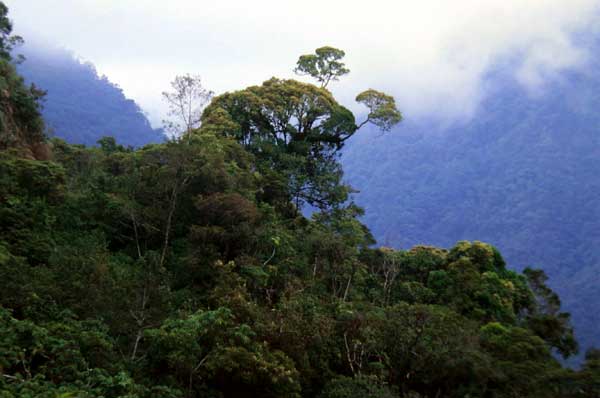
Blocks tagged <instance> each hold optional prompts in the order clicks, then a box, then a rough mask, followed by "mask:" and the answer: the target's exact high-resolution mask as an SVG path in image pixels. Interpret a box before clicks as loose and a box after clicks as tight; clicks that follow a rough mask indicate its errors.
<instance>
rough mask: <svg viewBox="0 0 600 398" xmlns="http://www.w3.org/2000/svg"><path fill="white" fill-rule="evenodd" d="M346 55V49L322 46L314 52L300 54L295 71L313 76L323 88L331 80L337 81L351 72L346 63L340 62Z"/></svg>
mask: <svg viewBox="0 0 600 398" xmlns="http://www.w3.org/2000/svg"><path fill="white" fill-rule="evenodd" d="M345 55H346V53H345V52H344V51H342V50H338V49H337V48H333V47H329V46H325V47H320V48H317V49H316V50H315V53H314V54H306V55H302V56H300V58H298V62H297V64H296V68H295V69H294V72H296V74H298V75H308V76H311V77H313V78H315V79H316V80H317V81H318V82H319V83H320V84H321V88H326V87H327V85H328V84H329V83H330V82H331V81H337V80H339V77H340V76H343V75H345V74H348V73H349V72H350V70H349V69H347V68H346V67H345V65H344V63H343V62H340V60H341V59H342V58H344V56H345Z"/></svg>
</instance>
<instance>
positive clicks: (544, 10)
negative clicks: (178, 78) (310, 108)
mask: <svg viewBox="0 0 600 398" xmlns="http://www.w3.org/2000/svg"><path fill="white" fill-rule="evenodd" d="M6 3H7V5H8V6H9V8H10V9H11V16H12V18H13V19H14V21H15V29H16V31H17V32H18V33H21V34H22V35H23V36H25V38H26V39H27V37H28V36H43V37H45V38H46V39H47V40H49V41H51V42H55V43H58V44H60V45H63V46H65V47H67V48H69V49H71V50H72V51H74V52H75V53H76V54H78V55H80V56H81V57H83V58H84V59H86V60H89V61H91V62H93V63H94V64H95V65H96V66H97V68H98V70H99V71H100V73H104V74H106V75H107V76H108V77H109V78H110V79H111V80H112V81H115V82H116V83H118V84H119V85H120V86H121V87H123V89H124V91H125V93H126V94H127V95H129V96H131V97H133V98H134V99H136V100H137V101H138V102H139V103H140V104H141V105H142V107H143V108H144V109H146V110H147V111H149V112H150V113H151V115H152V120H153V121H154V122H155V123H157V122H159V121H160V120H161V118H162V114H163V112H164V104H162V102H161V99H160V92H161V91H163V90H165V89H167V88H168V86H169V81H170V80H172V78H173V77H174V76H175V75H176V74H181V73H186V72H189V73H194V74H200V75H202V76H203V81H204V82H206V84H207V86H208V87H209V88H210V89H212V90H214V91H216V92H223V91H227V90H234V89H238V88H243V87H245V86H248V85H251V84H258V83H260V82H262V81H263V80H266V79H267V78H269V77H271V76H280V77H292V76H293V74H292V72H291V70H292V68H293V66H294V64H295V61H296V59H297V57H298V56H299V55H300V54H303V53H307V52H310V51H312V50H313V49H314V48H316V47H318V46H321V45H332V46H336V47H339V48H342V49H344V50H345V51H346V53H347V65H348V66H349V67H350V69H351V70H352V73H351V74H350V75H349V76H348V77H347V78H345V79H344V80H343V81H342V82H339V83H336V85H335V86H333V90H334V92H335V93H336V94H337V95H338V96H340V98H341V99H342V101H343V102H344V103H345V104H347V105H348V106H351V107H352V108H353V109H354V110H357V109H358V108H356V107H355V105H354V104H353V98H354V96H355V95H356V93H357V92H358V91H361V90H363V89H366V88H369V87H372V88H376V89H381V90H384V91H388V92H390V93H392V94H394V95H395V96H396V97H397V99H398V102H399V103H400V105H401V107H402V109H403V111H404V113H405V114H406V115H408V116H410V115H414V116H430V115H438V116H440V115H442V116H444V117H457V116H458V117H468V116H469V115H471V114H472V113H473V112H474V110H475V109H476V107H477V104H478V103H479V101H480V100H481V97H482V96H483V95H484V94H485V93H484V92H483V91H482V81H483V79H484V77H485V75H486V72H487V71H489V69H490V68H491V67H493V66H494V65H495V64H496V63H497V62H500V61H502V60H503V59H508V58H510V59H514V60H515V62H514V63H513V65H515V70H514V74H515V77H516V78H517V79H518V80H519V81H520V82H522V83H523V84H525V85H526V86H528V87H536V86H540V85H543V84H544V81H545V80H546V79H547V78H548V77H549V76H552V75H554V74H556V73H560V71H562V70H565V69H570V68H575V67H579V66H581V65H583V63H584V61H585V59H586V52H585V49H584V48H581V47H579V46H578V45H577V44H576V43H575V42H574V39H573V37H574V36H573V35H574V34H576V33H577V32H581V31H588V30H590V29H593V27H594V26H596V25H597V22H598V19H599V14H598V6H599V4H598V1H597V0H568V1H566V0H419V1H414V0H369V1H353V0H343V1H342V0H326V1H324V0H303V1H297V0H290V1H281V0H254V1H242V0H238V1H234V0H220V1H218V2H217V1H211V2H208V1H195V0H194V1H193V0H170V1H169V2H164V1H160V2H159V1H155V0H128V1H122V0H56V1H54V2H53V3H52V7H48V3H47V1H45V0H28V1H23V0H8V1H6Z"/></svg>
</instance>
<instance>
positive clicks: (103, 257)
mask: <svg viewBox="0 0 600 398" xmlns="http://www.w3.org/2000/svg"><path fill="white" fill-rule="evenodd" d="M317 54H319V53H318V51H317ZM340 54H341V55H342V56H343V52H341V51H335V52H334V55H335V58H334V59H335V62H341V57H339V55H340ZM301 59H302V58H301ZM327 59H329V58H327ZM6 62H8V63H10V61H9V60H7V61H6ZM310 62H312V61H310ZM344 68H345V67H344ZM319 70H321V69H319ZM336 70H337V71H338V72H337V73H338V75H340V74H341V73H339V71H344V72H345V71H346V69H343V68H342V67H340V66H339V65H338V67H337V69H336ZM12 71H14V69H13V70H12ZM319 73H321V72H319ZM335 76H337V75H335ZM331 80H335V79H333V78H330V79H329V80H326V81H327V82H329V81H331ZM19 82H20V83H22V80H20V81H19ZM321 85H322V87H319V86H315V85H312V84H308V83H301V82H298V81H294V80H281V79H277V78H273V79H271V80H268V81H267V82H265V83H264V84H263V85H261V86H253V87H249V88H246V89H243V90H240V91H236V92H232V93H226V94H223V95H220V96H217V97H215V98H214V99H213V100H212V102H211V103H210V105H209V106H208V107H207V108H206V110H205V111H204V113H203V116H202V124H201V126H200V128H198V129H189V130H188V131H186V134H185V135H183V136H182V137H180V138H179V139H174V140H169V141H167V142H163V143H157V144H150V145H146V146H144V147H142V148H138V149H134V148H131V147H125V146H123V145H121V144H120V143H119V142H117V141H116V140H115V139H114V138H113V137H105V138H102V139H101V140H100V141H99V142H98V145H96V146H84V145H74V144H69V143H66V142H64V141H62V140H59V139H52V140H50V141H46V140H45V139H40V138H39V137H37V136H35V137H32V139H33V138H35V139H36V140H41V141H43V142H44V144H45V145H47V146H48V147H49V148H50V149H51V152H50V153H49V157H48V158H47V159H35V158H32V157H30V156H24V155H23V153H22V152H19V151H18V149H19V148H18V145H20V144H19V143H11V145H12V146H11V147H8V146H7V147H6V148H3V150H2V152H0V225H2V226H3V228H2V229H0V281H1V287H2V288H1V289H0V396H1V397H2V398H4V397H6V398H9V397H10V398H12V397H53V398H54V397H122V398H126V397H127V398H134V397H139V398H142V397H143V398H146V397H147V398H159V397H160V398H172V397H190V398H191V397H319V398H337V397H349V396H350V397H379V398H383V397H411V398H417V397H428V398H429V397H431V398H439V397H457V398H458V397H466V396H469V397H482V398H483V397H507V398H508V397H522V396H527V397H540V398H541V397H595V396H598V392H599V387H598V379H599V377H600V367H599V366H598V358H599V355H598V352H597V351H596V350H591V351H590V352H588V354H587V359H586V362H585V364H584V365H583V367H582V368H581V370H579V371H574V370H571V369H568V368H564V367H562V366H561V364H560V362H559V361H558V360H557V355H561V356H562V357H565V358H566V357H569V356H570V355H572V354H574V353H575V352H577V343H576V341H575V340H574V338H573V330H572V327H571V326H570V322H569V315H568V314H567V313H564V312H562V310H561V308H560V300H559V298H558V296H557V295H556V294H555V293H554V292H553V291H552V290H551V289H550V288H548V286H547V285H546V278H545V275H544V273H543V272H542V271H539V270H527V271H526V272H524V273H517V272H515V271H512V270H510V269H508V268H507V267H506V264H505V262H504V260H503V258H502V256H501V254H500V253H499V252H498V250H496V249H495V248H494V247H493V246H491V245H489V244H486V243H482V242H477V241H474V242H468V241H462V242H459V243H457V244H456V245H455V246H454V247H452V248H451V249H441V248H436V247H430V246H417V247H414V248H412V249H410V250H393V249H390V248H385V247H376V246H375V245H374V243H375V242H374V240H373V238H372V236H371V233H370V232H369V230H368V228H366V227H365V226H364V225H363V224H362V223H361V222H360V220H359V218H358V217H359V216H360V215H362V214H363V213H362V209H360V208H359V207H358V206H356V205H355V204H353V203H352V202H349V201H348V192H349V191H350V189H351V188H350V187H348V186H346V185H344V184H343V183H342V180H341V177H342V169H341V167H340V165H339V163H338V156H337V154H338V151H339V149H340V148H341V147H342V146H343V145H344V141H345V140H346V139H347V137H350V136H352V135H353V134H355V133H357V131H358V128H359V127H360V123H359V124H357V123H356V122H355V118H354V116H353V115H352V113H351V112H350V111H349V110H348V109H346V108H344V107H343V106H342V105H340V104H339V103H338V102H337V101H336V100H335V98H334V97H333V95H332V94H331V92H330V91H328V90H327V88H326V86H327V84H325V85H323V84H321ZM21 89H23V87H22V86H20V85H17V87H16V88H15V90H17V91H18V90H21ZM11 93H12V91H11ZM359 101H364V102H365V103H366V104H367V106H368V107H369V109H370V116H368V117H367V120H368V119H371V120H370V121H369V122H371V121H372V122H373V123H374V124H375V125H378V126H379V127H381V128H382V129H384V130H385V129H387V127H388V126H391V125H392V124H393V123H397V122H399V121H400V118H401V115H400V113H399V111H398V110H397V108H396V106H395V104H394V101H393V98H392V97H389V96H387V95H386V94H383V93H380V92H376V91H375V90H368V91H367V92H366V94H364V95H359ZM0 105H1V106H3V108H2V111H5V110H6V109H7V108H6V107H5V105H4V103H2V104H0ZM17 105H18V104H17ZM25 105H27V104H25ZM25 105H24V106H25ZM33 109H34V110H35V109H36V108H35V107H34V108H33ZM33 116H34V120H38V118H39V117H40V114H39V109H38V110H35V111H34V113H33ZM379 122H381V123H379ZM378 123H379V124H378ZM1 134H2V135H3V137H5V136H6V134H8V133H7V132H6V130H2V132H1ZM304 204H311V205H314V206H316V207H317V209H316V211H315V212H314V214H313V215H312V216H311V217H310V218H308V217H305V216H304V215H303V213H302V206H303V205H304Z"/></svg>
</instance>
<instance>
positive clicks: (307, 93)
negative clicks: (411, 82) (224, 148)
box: [202, 47, 402, 209]
mask: <svg viewBox="0 0 600 398" xmlns="http://www.w3.org/2000/svg"><path fill="white" fill-rule="evenodd" d="M343 56H344V52H343V51H341V50H338V49H335V48H332V47H322V48H319V49H317V50H316V55H303V56H301V57H300V59H299V60H298V64H297V67H296V71H297V72H298V73H302V74H308V75H310V76H313V77H314V78H315V79H317V81H318V82H320V83H321V87H317V86H315V85H313V84H309V83H302V82H299V81H296V80H282V79H277V78H272V79H270V80H268V81H266V82H264V83H263V84H262V85H261V86H252V87H248V88H246V89H245V90H240V91H236V92H232V93H225V94H223V95H220V96H218V97H216V98H215V99H214V100H213V101H212V102H211V104H210V105H209V106H208V107H207V108H206V110H205V111H204V113H203V115H202V123H203V125H204V127H206V129H209V130H213V131H215V132H218V133H219V134H224V135H226V136H229V137H233V138H235V139H236V140H237V141H238V142H240V143H241V144H242V145H244V146H245V147H246V148H247V149H248V150H250V151H251V152H252V153H254V155H255V156H256V157H257V158H258V160H259V162H260V163H261V165H262V166H263V169H264V170H265V172H268V173H276V174H278V175H279V177H280V180H281V181H282V183H281V184H280V185H279V188H281V187H283V188H284V189H283V191H282V190H281V189H277V191H278V194H277V195H276V196H279V197H280V198H283V201H284V202H288V200H290V199H291V200H292V202H293V203H294V204H295V205H296V207H299V206H300V205H301V204H302V203H308V204H310V205H312V206H316V207H319V208H322V209H324V208H328V207H331V206H337V205H339V204H341V203H343V202H345V201H346V200H347V198H348V193H349V192H350V187H348V186H345V185H343V184H341V177H342V171H341V168H340V166H339V164H338V162H337V153H338V151H339V150H340V149H341V148H342V147H343V145H344V142H345V141H346V140H348V139H349V138H350V137H352V135H353V134H354V133H356V131H357V130H358V129H359V128H360V127H362V126H364V125H365V124H367V123H372V124H374V125H376V126H378V127H379V128H381V129H382V130H384V131H388V130H390V129H391V127H392V126H394V125H395V124H397V123H398V122H400V120H401V119H402V116H401V113H400V111H399V110H398V109H397V108H396V104H395V101H394V98H393V97H391V96H389V95H386V94H383V93H381V92H378V91H375V90H367V91H365V92H364V93H362V94H360V95H359V96H358V97H357V101H359V102H361V103H364V104H365V105H367V107H368V108H369V114H368V116H367V119H366V120H365V121H364V122H362V123H360V124H358V125H357V123H356V120H355V118H354V115H353V114H352V112H350V110H348V109H347V108H345V107H344V106H342V105H340V104H339V103H338V102H337V101H336V100H335V98H334V97H333V95H332V94H331V92H330V91H329V90H327V89H326V86H327V84H328V83H329V82H331V81H333V80H337V79H338V78H339V77H340V76H342V75H344V74H347V73H349V70H348V69H347V68H346V67H345V65H344V64H343V63H342V62H341V59H342V58H343Z"/></svg>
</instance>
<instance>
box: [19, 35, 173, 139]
mask: <svg viewBox="0 0 600 398" xmlns="http://www.w3.org/2000/svg"><path fill="white" fill-rule="evenodd" d="M19 50H20V51H19V52H21V53H23V54H24V55H25V57H26V61H25V62H24V63H22V64H21V65H19V68H18V70H19V73H20V74H22V75H23V76H24V77H25V79H26V81H27V82H28V83H34V84H35V85H36V86H38V87H39V88H41V89H43V90H45V91H47V95H46V97H45V100H44V102H43V110H42V114H43V116H44V120H45V122H46V125H47V127H48V128H49V129H50V132H51V133H52V134H53V135H54V136H56V137H59V138H62V139H64V140H66V141H68V142H70V143H77V144H86V145H94V144H96V141H98V139H100V138H101V137H103V136H114V137H115V138H116V140H117V142H118V143H120V144H123V145H131V146H134V147H139V146H143V145H145V144H148V143H152V142H162V141H164V139H165V135H164V134H163V132H162V130H161V129H154V128H152V126H151V125H150V122H149V121H148V119H147V118H146V116H145V115H144V113H143V111H142V110H141V109H140V107H139V106H138V105H137V104H136V103H135V101H133V100H131V99H128V98H126V97H125V95H124V94H123V91H122V90H121V88H120V87H119V86H118V85H116V84H114V83H112V82H110V81H109V80H108V78H106V77H105V76H102V77H101V76H98V73H97V72H96V69H95V68H94V66H93V65H92V64H91V63H82V62H81V61H79V60H78V59H77V58H76V57H75V56H74V55H73V54H71V53H69V52H68V51H66V50H62V49H56V48H54V49H47V48H41V47H38V46H35V45H34V46H31V45H27V46H25V47H24V48H20V49H19Z"/></svg>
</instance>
